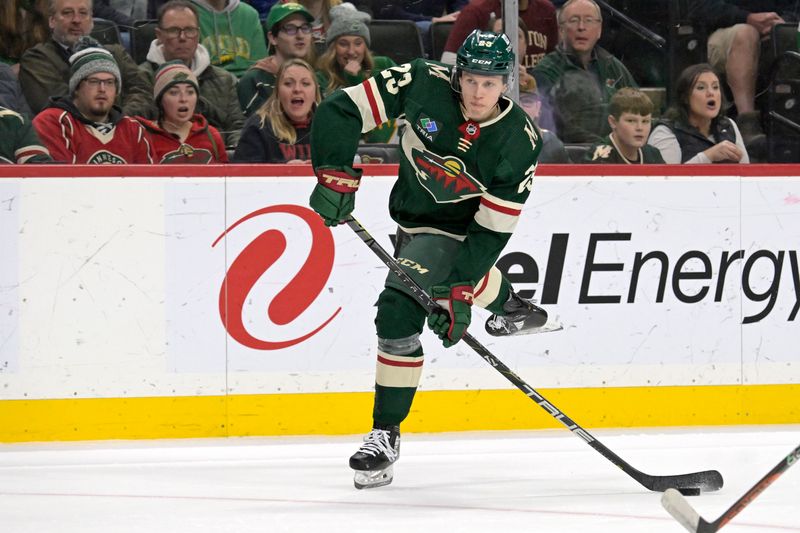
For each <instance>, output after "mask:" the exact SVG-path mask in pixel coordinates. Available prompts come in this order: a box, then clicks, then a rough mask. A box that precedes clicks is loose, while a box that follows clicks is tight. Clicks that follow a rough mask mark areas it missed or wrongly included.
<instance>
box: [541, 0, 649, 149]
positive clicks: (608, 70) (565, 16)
mask: <svg viewBox="0 0 800 533" xmlns="http://www.w3.org/2000/svg"><path fill="white" fill-rule="evenodd" d="M602 29H603V17H602V14H601V13H600V7H599V6H598V5H597V4H596V3H595V2H594V0H568V1H567V2H566V3H565V4H564V5H563V7H562V8H561V10H560V11H559V12H558V32H559V36H560V38H561V40H560V42H559V44H558V46H557V47H556V49H555V50H554V51H553V52H550V53H549V54H547V55H546V56H544V59H542V61H540V62H539V63H538V64H537V65H536V66H535V67H533V70H532V71H531V73H532V74H533V77H534V78H536V84H537V87H538V90H539V94H540V95H541V96H542V115H541V122H540V126H542V127H544V128H547V129H551V130H554V131H555V133H556V135H558V137H559V138H560V139H561V140H562V141H564V142H565V143H594V142H598V141H600V140H601V138H602V137H604V136H606V135H608V134H609V133H610V131H611V129H610V126H609V125H608V103H609V101H610V100H611V97H612V96H614V93H616V92H617V90H619V89H621V88H622V87H634V88H638V85H637V84H636V81H635V80H634V79H633V76H631V73H630V72H628V69H627V68H625V65H623V64H622V62H621V61H620V60H619V59H617V58H616V57H614V56H613V55H611V54H610V53H609V52H608V51H606V50H604V49H603V48H601V47H599V46H597V41H599V40H600V34H601V32H602Z"/></svg>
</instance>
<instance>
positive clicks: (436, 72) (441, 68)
mask: <svg viewBox="0 0 800 533" xmlns="http://www.w3.org/2000/svg"><path fill="white" fill-rule="evenodd" d="M425 64H426V65H428V74H430V75H431V76H436V77H437V78H441V79H443V80H444V81H446V82H447V83H450V68H449V67H446V66H445V65H437V64H436V63H428V62H427V61H426V62H425Z"/></svg>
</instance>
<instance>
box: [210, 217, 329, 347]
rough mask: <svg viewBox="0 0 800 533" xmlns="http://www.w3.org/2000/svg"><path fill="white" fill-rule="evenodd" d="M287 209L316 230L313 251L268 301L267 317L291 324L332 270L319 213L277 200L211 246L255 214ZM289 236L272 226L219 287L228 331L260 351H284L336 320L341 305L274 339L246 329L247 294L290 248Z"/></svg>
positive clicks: (241, 255) (245, 251)
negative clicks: (296, 332)
mask: <svg viewBox="0 0 800 533" xmlns="http://www.w3.org/2000/svg"><path fill="white" fill-rule="evenodd" d="M271 213H285V214H290V215H294V216H296V217H298V218H300V219H302V220H303V221H304V222H305V223H306V224H307V225H308V227H309V229H310V230H311V251H310V252H309V255H308V257H307V258H306V260H305V262H304V263H303V265H302V267H301V268H300V271H299V272H298V273H297V274H296V275H295V276H294V277H293V278H292V279H291V280H290V281H289V283H288V284H287V285H286V287H284V288H283V289H281V290H280V291H279V292H278V294H277V295H276V296H275V297H274V298H273V299H272V301H271V302H269V304H268V306H267V316H268V317H269V319H270V320H271V321H272V322H273V323H274V324H277V325H280V326H283V325H287V324H289V323H291V322H292V321H294V320H296V319H297V317H298V316H300V314H301V313H303V311H305V310H306V309H308V307H309V306H310V305H311V304H312V303H313V302H314V300H316V298H317V296H319V293H320V292H322V289H323V288H324V287H325V283H326V282H327V281H328V278H329V277H330V274H331V271H332V269H333V259H334V255H335V246H334V242H333V235H332V234H331V231H330V229H329V228H328V227H326V226H325V224H324V223H323V222H322V219H321V218H320V217H319V215H317V214H316V213H315V212H313V211H311V210H310V209H307V208H305V207H300V206H297V205H291V204H282V205H274V206H270V207H265V208H263V209H259V210H258V211H254V212H252V213H250V214H248V215H246V216H244V217H242V218H240V219H239V220H237V221H236V222H235V223H234V224H233V225H231V226H230V227H229V228H227V229H226V230H225V231H224V232H223V233H222V235H220V236H219V237H217V239H216V240H215V241H214V243H213V244H212V245H211V247H212V248H213V247H214V246H216V245H217V243H218V242H219V241H220V240H222V238H223V237H225V235H227V234H228V233H230V232H231V231H233V229H234V228H236V227H237V226H239V225H240V224H242V223H243V222H246V221H247V220H250V219H253V218H255V217H258V216H261V215H266V214H271ZM286 246H287V242H286V237H285V236H284V234H283V233H282V232H280V231H278V230H275V229H270V230H267V231H265V232H263V233H261V234H260V235H258V237H256V238H255V239H253V241H252V242H251V243H250V244H248V245H247V246H246V247H245V248H244V249H243V250H242V251H241V252H240V253H239V255H238V256H237V257H236V259H234V261H233V263H232V264H231V266H230V268H229V269H228V271H227V272H226V273H225V279H224V281H223V282H222V287H220V290H219V315H220V318H221V319H222V324H223V325H224V327H225V330H226V331H227V332H228V334H229V335H230V336H231V337H232V338H233V339H234V340H236V342H238V343H240V344H242V345H244V346H247V347H248V348H253V349H255V350H280V349H282V348H288V347H289V346H294V345H295V344H299V343H301V342H303V341H304V340H306V339H308V338H310V337H312V336H314V335H315V334H316V333H317V332H319V331H320V330H321V329H322V328H324V327H325V326H327V325H328V324H329V323H330V322H331V320H333V319H334V318H335V317H336V315H338V314H339V311H341V310H342V308H341V307H339V308H338V309H336V311H334V313H333V314H332V315H331V316H330V317H328V319H327V320H325V321H324V322H323V323H322V324H320V325H319V326H317V327H316V328H314V329H313V330H311V331H309V332H308V333H306V334H304V335H301V336H300V337H297V338H294V339H289V340H282V341H270V340H265V339H258V338H256V337H254V336H252V335H251V334H250V333H249V332H248V331H247V329H246V328H245V325H244V322H243V319H242V312H243V309H244V306H245V302H246V300H247V296H248V294H250V292H251V290H252V289H253V287H254V286H255V284H256V282H257V281H258V280H259V278H261V276H263V275H264V274H265V273H266V272H267V270H269V268H270V267H271V266H272V265H273V264H275V262H276V261H277V260H278V259H279V258H280V257H281V256H282V255H283V253H284V252H285V251H286Z"/></svg>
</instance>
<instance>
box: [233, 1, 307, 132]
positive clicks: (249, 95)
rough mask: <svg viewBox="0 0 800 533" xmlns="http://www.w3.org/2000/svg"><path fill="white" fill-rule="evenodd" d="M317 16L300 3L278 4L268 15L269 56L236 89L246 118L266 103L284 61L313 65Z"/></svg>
mask: <svg viewBox="0 0 800 533" xmlns="http://www.w3.org/2000/svg"><path fill="white" fill-rule="evenodd" d="M313 21H314V16H313V15H312V14H311V13H309V12H308V11H307V10H306V8H305V7H303V6H302V5H300V4H298V3H294V2H290V3H286V4H275V5H274V6H272V9H270V10H269V15H267V28H268V33H267V39H268V40H269V53H270V55H269V56H267V57H265V58H264V59H262V60H260V61H258V62H256V64H255V65H253V67H252V68H251V69H250V70H248V71H247V72H246V73H245V75H244V76H242V77H241V79H240V80H239V85H238V86H237V87H236V90H237V91H238V93H239V104H240V105H241V107H242V110H244V114H245V116H248V117H249V116H250V115H251V114H252V113H254V112H255V111H256V110H257V109H258V108H259V107H261V104H263V103H264V102H266V101H267V98H269V95H270V94H272V90H273V89H274V88H275V76H276V75H277V73H278V69H279V68H280V66H281V65H282V64H283V62H284V61H287V60H289V59H293V58H298V59H304V60H306V61H308V63H309V64H311V65H313V64H314V47H313V44H312V36H311V23H312V22H313Z"/></svg>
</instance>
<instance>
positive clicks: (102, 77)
mask: <svg viewBox="0 0 800 533" xmlns="http://www.w3.org/2000/svg"><path fill="white" fill-rule="evenodd" d="M74 48H75V53H73V54H72V55H71V56H70V58H69V62H70V70H69V72H70V75H69V94H70V96H62V97H60V98H57V99H55V100H53V101H52V103H51V105H50V107H48V108H47V109H45V110H44V111H42V112H41V113H39V114H38V115H36V118H34V119H33V126H34V128H36V131H37V133H38V134H39V137H40V138H41V139H42V142H43V143H44V145H45V146H46V147H47V149H48V150H49V151H50V155H51V156H52V157H53V159H54V160H55V161H60V162H65V163H79V164H129V163H141V164H148V163H152V162H153V150H152V147H151V145H150V141H149V140H148V137H147V135H146V133H145V131H144V128H143V127H142V125H141V124H139V123H138V122H137V121H135V120H134V119H132V118H129V117H126V116H123V115H122V113H121V112H120V110H119V108H118V107H116V106H114V101H115V100H116V98H117V94H118V93H119V91H120V90H121V89H122V86H123V81H122V77H121V75H120V70H119V66H118V65H117V63H116V61H115V60H114V56H113V55H112V54H111V52H109V51H108V50H106V49H105V48H102V47H100V46H99V44H98V43H97V41H95V40H94V39H92V38H91V37H81V38H80V40H79V41H78V42H77V43H76V44H75V47H74Z"/></svg>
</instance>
